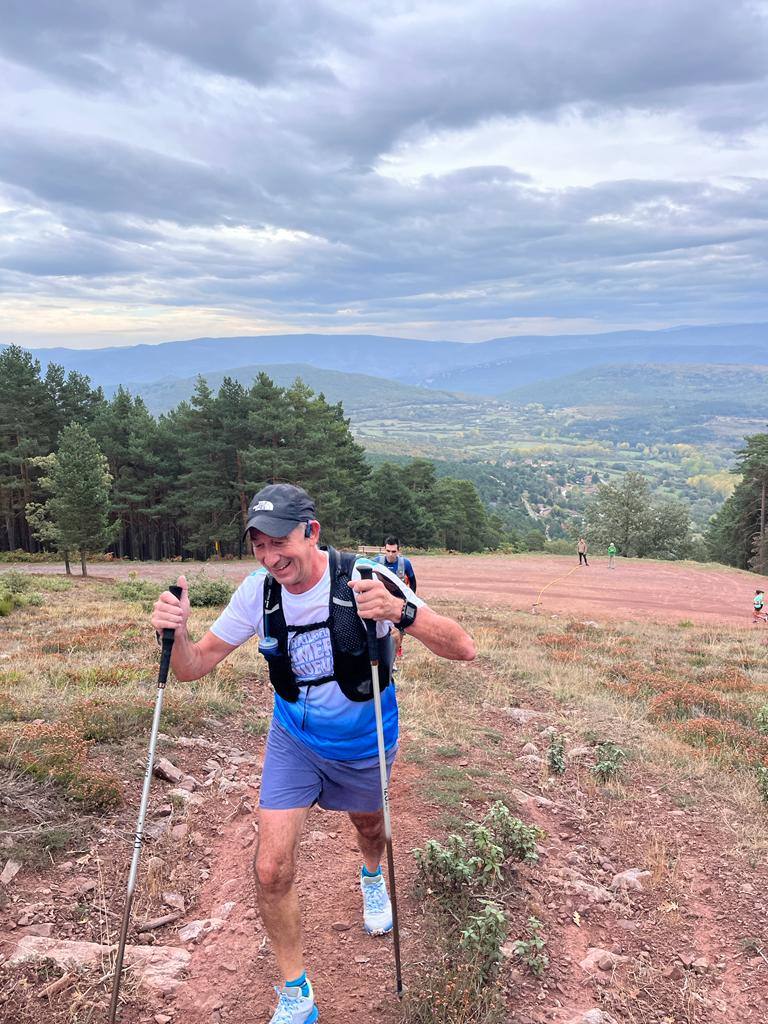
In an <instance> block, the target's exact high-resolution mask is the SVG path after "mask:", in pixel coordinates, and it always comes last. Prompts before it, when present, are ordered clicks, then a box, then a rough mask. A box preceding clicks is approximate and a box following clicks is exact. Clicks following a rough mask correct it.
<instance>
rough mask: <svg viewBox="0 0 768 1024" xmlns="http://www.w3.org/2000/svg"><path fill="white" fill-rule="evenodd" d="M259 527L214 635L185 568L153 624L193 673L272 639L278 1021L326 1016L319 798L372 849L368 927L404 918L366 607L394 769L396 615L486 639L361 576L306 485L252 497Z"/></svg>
mask: <svg viewBox="0 0 768 1024" xmlns="http://www.w3.org/2000/svg"><path fill="white" fill-rule="evenodd" d="M246 534H247V535H248V537H249V540H250V542H251V545H252V547H253V553H254V555H255V556H256V558H257V559H258V560H259V562H260V563H261V568H260V569H259V570H257V571H256V572H254V573H252V574H251V575H250V576H247V577H246V578H245V580H244V581H243V582H242V583H241V584H240V586H239V587H238V589H237V590H236V591H235V593H234V594H233V596H232V599H231V601H230V602H229V605H228V606H227V607H226V608H225V609H224V611H223V612H222V614H221V615H220V616H219V617H218V619H217V620H216V621H215V622H214V623H213V625H212V626H211V628H210V629H209V630H208V632H207V633H206V634H205V635H204V636H203V637H202V639H201V640H199V641H197V642H196V643H193V641H192V640H191V639H190V637H189V634H188V632H187V620H188V617H189V597H188V593H187V583H186V580H185V578H184V577H183V576H180V577H179V580H178V583H179V586H180V587H181V588H182V596H181V599H177V598H175V597H174V596H173V595H172V594H171V593H170V592H169V591H166V592H165V593H164V594H161V595H160V598H159V599H158V601H157V602H156V604H155V606H154V611H153V613H152V625H153V626H154V627H155V629H156V630H163V629H173V630H174V631H175V642H174V645H173V655H172V658H171V667H172V668H173V671H174V674H175V675H176V677H177V678H178V679H180V680H192V679H200V678H201V677H202V676H204V675H206V674H207V673H208V672H210V671H211V669H212V668H213V667H214V666H215V665H217V664H218V663H219V662H220V661H222V660H223V659H224V658H226V657H227V655H228V654H230V653H231V652H232V651H234V650H235V649H236V648H237V647H239V646H240V645H241V644H243V643H246V641H248V640H250V639H251V638H252V637H254V636H258V637H259V639H260V641H261V644H260V649H261V650H262V653H264V655H265V657H266V660H267V665H268V669H269V678H270V682H271V683H272V686H273V687H274V689H275V696H274V712H273V717H272V722H271V726H270V730H269V735H268V737H267V744H266V751H265V755H264V764H263V768H262V782H261V793H260V796H259V841H258V848H257V852H256V856H255V859H254V874H255V880H256V890H257V894H258V901H259V910H260V912H261V918H262V921H263V923H264V927H265V929H266V931H267V934H268V935H269V938H270V941H271V944H272V949H273V951H274V954H275V958H276V960H277V965H278V968H279V970H280V973H281V975H282V980H283V985H282V987H281V988H280V989H278V990H277V991H278V1004H277V1007H276V1009H275V1011H274V1013H273V1015H272V1017H271V1024H313V1022H314V1021H316V1020H317V1017H318V1010H317V1006H316V1005H315V998H314V992H313V989H312V985H311V982H310V981H309V979H308V978H307V975H306V972H305V962H304V949H303V940H302V931H301V916H300V912H299V895H298V893H297V891H296V887H295V885H294V877H295V872H296V860H297V853H298V849H299V841H300V838H301V833H302V831H303V829H304V826H305V823H306V820H307V816H308V814H309V811H310V810H311V808H312V807H313V806H314V804H318V805H319V806H320V807H322V808H324V809H326V810H333V811H343V812H346V813H347V814H348V815H349V818H350V821H351V823H352V826H353V828H354V831H355V837H356V840H357V845H358V847H359V849H360V852H361V856H362V862H363V863H362V867H361V871H360V888H361V891H362V900H363V925H364V928H365V930H366V931H367V932H369V933H371V934H374V935H379V934H384V933H386V932H388V931H390V930H391V928H392V908H391V904H390V901H389V896H388V893H387V888H386V883H385V881H384V877H383V875H382V873H381V865H380V861H381V855H382V852H383V850H384V847H385V836H384V817H383V814H382V810H381V785H380V776H379V765H378V747H377V740H376V724H375V717H374V706H373V700H372V699H371V698H372V695H373V693H372V684H371V675H372V673H371V663H370V659H369V657H368V647H367V643H366V630H365V625H364V623H363V622H362V621H361V619H367V620H375V621H376V623H377V634H378V636H379V638H380V641H379V674H380V681H381V686H382V694H381V699H382V718H383V725H384V739H385V747H386V751H387V768H388V770H391V766H392V763H393V762H394V760H395V756H396V753H397V744H398V714H397V700H396V697H395V687H394V684H393V683H392V682H391V672H390V667H391V664H392V660H393V659H392V649H391V648H392V645H391V642H390V641H389V632H390V626H391V624H393V623H394V624H397V626H398V628H400V629H401V630H407V631H408V633H410V634H411V636H413V637H415V638H416V639H417V640H419V641H421V643H423V644H424V645H425V647H427V648H428V649H429V650H430V651H432V652H433V653H434V654H437V655H439V656H441V657H443V658H448V659H451V660H455V661H471V660H472V659H473V658H474V657H475V645H474V643H473V641H472V639H471V638H470V637H469V635H468V634H467V633H466V632H465V631H464V630H463V629H462V628H461V626H460V625H459V624H458V623H457V622H455V621H454V620H453V619H449V618H447V617H446V616H443V615H438V613H437V612H434V611H432V609H431V608H429V607H428V606H427V605H426V604H425V603H424V602H423V601H422V600H421V599H420V598H418V597H416V595H415V594H413V593H412V592H411V591H409V590H407V588H406V589H405V590H404V592H403V594H402V595H401V596H398V595H395V594H393V593H391V592H390V590H388V589H387V587H385V586H384V584H383V583H382V582H381V580H379V579H377V578H376V575H375V571H374V576H373V579H370V580H360V579H352V578H351V577H352V567H353V565H354V561H355V556H354V555H353V554H349V553H345V552H337V551H335V550H334V549H333V548H328V549H327V550H323V549H321V548H320V547H319V545H318V541H319V538H320V523H319V522H318V520H317V518H316V514H315V505H314V502H313V501H312V499H311V498H310V496H309V495H308V494H307V492H306V491H304V490H302V489H301V488H300V487H293V486H292V485H290V484H271V485H269V486H268V487H264V488H262V490H260V491H259V492H258V494H256V495H255V496H254V498H253V501H252V502H251V504H250V506H249V510H248V520H247V526H246ZM392 585H393V586H394V584H392ZM350 598H352V600H350ZM329 898H332V897H330V896H329Z"/></svg>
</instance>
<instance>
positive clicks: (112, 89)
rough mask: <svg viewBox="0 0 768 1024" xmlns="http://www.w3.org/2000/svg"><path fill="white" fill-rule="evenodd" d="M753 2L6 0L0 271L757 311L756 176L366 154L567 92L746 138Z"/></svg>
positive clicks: (115, 299) (472, 306) (596, 312)
mask: <svg viewBox="0 0 768 1024" xmlns="http://www.w3.org/2000/svg"><path fill="white" fill-rule="evenodd" d="M765 11H766V7H765V4H755V3H750V2H734V3H732V4H723V3H722V2H720V0H678V2H676V3H674V4H669V3H668V2H662V0H643V2H640V0H626V2H624V3H622V4H616V5H606V4H604V3H603V2H602V0H600V2H599V3H598V0H579V2H576V0H570V2H566V0H560V2H557V3H552V4H548V5H542V4H534V3H533V2H532V0H531V2H524V3H517V4H509V3H507V2H503V0H483V2H481V0H478V3H477V4H474V5H472V7H471V9H470V8H467V6H466V4H464V3H461V4H459V3H458V2H454V0H444V2H443V3H439V4H438V3H435V4H428V5H427V4H421V3H416V2H414V3H406V2H400V3H398V4H395V5H384V4H383V3H371V4H368V5H366V4H351V3H341V2H338V3H332V2H328V0H327V2H325V3H317V2H313V3H305V4H301V3H295V4H280V5H277V4H273V3H269V2H267V0H261V2H259V3H254V2H253V0H221V2H219V3H218V4H217V5H216V6H215V7H211V6H210V5H205V4H199V3H197V2H193V0H166V2H162V3H157V2H156V0H152V2H150V0H115V2H112V3H109V4H103V3H100V2H97V0H80V2H73V3H68V4H61V3H58V2H56V0H40V2H38V3H36V4H34V5H28V4H22V3H20V2H17V0H0V17H2V19H3V25H4V31H3V33H1V34H0V55H2V57H3V58H4V60H5V62H6V63H5V65H4V67H5V70H6V72H7V77H8V81H9V83H10V88H9V90H8V99H9V102H8V104H7V106H6V108H5V112H4V113H3V114H0V128H2V131H0V188H2V190H3V192H4V195H5V206H7V207H8V208H9V209H12V210H13V211H15V212H14V213H13V214H12V215H9V214H0V270H1V271H2V273H1V274H0V292H2V293H3V294H5V295H12V294H15V293H17V292H18V293H19V294H22V293H26V294H38V293H40V294H42V290H45V293H46V294H51V295H55V296H56V297H57V298H60V299H64V300H66V299H87V300H89V301H90V300H93V301H99V300H100V299H103V300H105V301H109V302H111V303H125V304H127V306H130V305H142V306H146V305H156V306H174V307H178V308H194V307H196V306H205V307H214V308H220V309H227V310H234V311H238V312H241V313H243V314H247V313H253V314H254V315H265V316H270V317H273V318H282V319H283V320H284V321H285V322H286V323H289V322H296V323H298V324H302V323H307V322H310V321H312V322H315V323H328V324H342V325H343V324H344V323H345V320H344V317H345V316H348V315H349V314H347V313H338V312H337V311H338V310H339V309H346V308H347V307H350V308H351V309H352V311H353V312H352V315H360V316H361V317H363V318H366V319H367V320H369V321H373V322H379V323H382V324H385V323H387V322H390V323H393V324H394V323H397V322H400V321H403V320H417V319H423V320H430V321H433V322H440V321H446V322H447V321H451V322H459V321H470V320H472V319H473V318H474V319H478V320H486V319H488V320H492V319H493V318H495V317H498V318H506V317H510V316H519V317H542V316H547V317H566V318H567V317H570V318H575V317H591V318H595V319H597V320H600V319H601V318H602V319H605V320H609V319H611V318H614V319H616V318H619V319H621V320H623V321H626V320H627V319H631V320H633V321H635V322H638V323H642V322H644V320H649V319H652V320H653V321H654V322H658V321H659V320H662V321H664V320H667V321H669V322H678V321H680V320H682V319H696V320H700V319H702V318H704V319H707V318H711V319H724V318H733V317H734V316H735V315H737V313H738V318H739V319H760V318H763V317H765V318H768V302H767V301H766V288H765V283H766V248H767V246H766V238H767V237H768V232H767V231H766V219H767V218H768V202H767V200H768V182H767V181H766V180H765V179H764V178H760V177H755V176H752V177H750V176H748V175H746V174H745V175H741V176H740V177H738V178H736V177H733V176H732V175H731V176H730V178H729V179H728V180H718V181H712V180H707V179H706V177H705V176H704V175H701V174H700V173H699V170H698V168H697V167H695V166H692V167H691V173H690V175H689V176H688V177H689V179H690V180H686V181H681V180H679V179H678V180H665V176H664V173H663V166H664V152H663V148H660V150H659V153H658V167H659V169H660V173H659V174H658V175H657V176H656V177H655V178H653V177H647V176H646V178H645V179H643V180H640V179H635V178H629V179H628V178H627V177H626V175H625V174H622V175H621V177H620V178H618V180H611V175H610V173H609V172H606V180H604V181H598V182H595V183H592V184H590V185H584V186H580V187H572V186H571V187H560V188H557V187H552V186H549V187H544V186H543V185H542V184H541V183H540V182H538V181H537V180H535V177H534V176H533V175H531V174H528V173H521V172H520V171H519V169H517V168H516V167H514V166H507V165H499V164H498V163H497V162H495V161H494V163H493V164H491V162H490V161H487V162H486V161H484V159H483V156H484V155H483V153H482V152H477V153H472V154H471V156H469V157H468V158H467V161H466V166H462V167H460V168H458V169H456V170H451V171H448V172H447V173H443V172H437V171H436V172H434V173H431V174H426V175H424V176H422V177H420V178H415V179H414V180H406V179H404V178H403V179H400V180H398V179H395V178H393V177H386V176H384V175H383V174H382V173H381V172H380V170H378V169H377V167H378V164H377V161H378V160H379V158H380V157H382V156H386V155H391V154H393V153H395V152H396V151H397V147H398V146H401V145H406V144H408V143H418V142H419V140H422V139H424V138H430V137H431V136H432V135H433V134H434V133H439V132H445V131H450V130H458V129H460V130H468V131H469V130H472V129H475V128H477V127H478V126H481V125H483V124H485V123H488V122H490V121H493V119H502V120H504V121H505V123H507V124H514V123H515V119H520V118H523V117H524V118H527V119H529V120H533V121H534V122H535V123H538V124H541V125H548V124H552V123H556V122H557V121H558V118H560V117H561V116H564V112H568V111H570V112H576V114H577V115H578V116H579V117H581V118H585V119H587V120H588V121H589V122H590V123H591V124H593V125H595V126H596V128H597V129H598V130H599V128H600V126H601V124H602V122H603V119H605V118H607V117H608V116H611V117H618V116H622V115H623V113H625V112H627V111H635V110H636V111H644V112H647V113H648V116H650V117H652V116H656V115H661V114H669V115H670V116H674V117H677V118H678V119H679V120H680V123H681V124H683V125H685V126H687V127H686V130H687V131H690V132H691V133H695V132H696V130H697V129H698V130H703V131H705V132H706V133H710V134H711V136H712V139H713V145H716V146H720V147H729V148H731V149H734V150H735V149H737V148H738V147H740V146H743V147H748V145H750V144H751V143H748V142H747V141H745V136H746V134H748V133H749V132H753V131H758V130H762V129H760V127H759V126H760V125H761V124H762V123H764V121H765V116H766V115H765V103H764V96H765V89H766V84H767V79H768V56H767V55H768V46H766V42H767V41H768V37H767V36H766V17H765ZM610 130H613V129H610ZM2 208H3V206H2V205H0V209H2ZM742 314H743V315H742Z"/></svg>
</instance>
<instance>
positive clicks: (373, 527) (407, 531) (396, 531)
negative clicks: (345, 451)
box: [365, 462, 423, 547]
mask: <svg viewBox="0 0 768 1024" xmlns="http://www.w3.org/2000/svg"><path fill="white" fill-rule="evenodd" d="M367 499H368V500H367V508H366V513H367V514H366V529H365V535H366V537H367V539H368V541H369V542H370V543H371V544H383V543H384V539H385V538H386V537H387V536H389V535H392V536H394V537H397V538H398V540H399V541H400V543H401V544H402V545H403V546H404V547H416V546H419V545H418V542H417V535H418V533H419V529H420V526H421V524H422V519H423V514H422V511H421V509H420V508H419V504H418V502H417V500H416V497H415V495H414V494H413V493H412V491H410V490H409V488H408V487H407V486H406V484H405V482H404V480H403V474H402V471H401V469H400V467H399V466H395V465H393V464H392V463H391V462H383V463H382V464H381V465H380V466H379V468H378V469H377V470H376V471H375V472H374V473H372V474H371V479H370V481H369V483H368V495H367Z"/></svg>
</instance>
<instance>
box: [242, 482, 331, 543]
mask: <svg viewBox="0 0 768 1024" xmlns="http://www.w3.org/2000/svg"><path fill="white" fill-rule="evenodd" d="M314 518H315V503H314V501H312V499H311V498H310V496H309V495H308V494H307V492H306V491H305V490H303V489H302V488H301V487H294V486H293V484H269V485H268V486H267V487H262V489H261V490H260V491H259V492H258V493H257V494H254V496H253V499H252V500H251V504H250V505H249V506H248V521H247V523H246V525H245V533H248V531H249V530H250V529H251V528H252V527H253V528H255V529H257V530H261V532H262V533H266V534H267V536H269V537H287V536H288V534H289V533H290V532H291V530H295V529H296V527H297V526H300V525H302V524H303V523H308V522H309V521H310V520H311V519H314Z"/></svg>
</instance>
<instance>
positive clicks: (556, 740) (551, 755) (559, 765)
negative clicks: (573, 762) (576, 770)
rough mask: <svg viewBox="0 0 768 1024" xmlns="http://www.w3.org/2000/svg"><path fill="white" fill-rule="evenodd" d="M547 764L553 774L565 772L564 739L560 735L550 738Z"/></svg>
mask: <svg viewBox="0 0 768 1024" xmlns="http://www.w3.org/2000/svg"><path fill="white" fill-rule="evenodd" d="M547 764H548V765H549V770H550V771H551V772H552V774H553V775H563V774H565V740H564V739H563V737H562V736H552V737H551V738H550V741H549V750H548V751H547Z"/></svg>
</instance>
